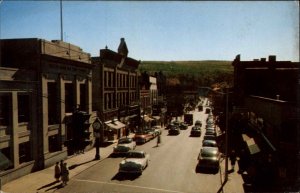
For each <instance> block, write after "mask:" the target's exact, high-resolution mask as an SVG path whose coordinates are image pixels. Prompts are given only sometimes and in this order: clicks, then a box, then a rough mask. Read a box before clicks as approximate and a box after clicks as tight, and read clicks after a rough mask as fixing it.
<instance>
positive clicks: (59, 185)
mask: <svg viewBox="0 0 300 193" xmlns="http://www.w3.org/2000/svg"><path fill="white" fill-rule="evenodd" d="M63 187H64V186H63V185H62V184H58V185H57V186H53V187H51V188H49V189H47V190H45V192H48V191H50V190H58V189H61V188H63Z"/></svg>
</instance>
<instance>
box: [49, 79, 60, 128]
mask: <svg viewBox="0 0 300 193" xmlns="http://www.w3.org/2000/svg"><path fill="white" fill-rule="evenodd" d="M47 86H48V124H49V125H54V124H58V123H59V111H58V102H59V100H58V95H57V83H55V82H48V84H47Z"/></svg>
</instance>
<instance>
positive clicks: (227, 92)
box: [225, 88, 229, 182]
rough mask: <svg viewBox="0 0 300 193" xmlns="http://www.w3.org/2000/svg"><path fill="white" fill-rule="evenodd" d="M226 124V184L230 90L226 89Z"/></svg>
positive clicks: (226, 174) (226, 175)
mask: <svg viewBox="0 0 300 193" xmlns="http://www.w3.org/2000/svg"><path fill="white" fill-rule="evenodd" d="M225 94H226V123H225V132H226V133H225V154H226V159H225V182H226V181H227V180H228V94H229V91H228V88H226V93H225Z"/></svg>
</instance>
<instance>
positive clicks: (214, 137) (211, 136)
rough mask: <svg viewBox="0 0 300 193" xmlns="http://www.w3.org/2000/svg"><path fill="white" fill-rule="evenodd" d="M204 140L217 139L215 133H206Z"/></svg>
mask: <svg viewBox="0 0 300 193" xmlns="http://www.w3.org/2000/svg"><path fill="white" fill-rule="evenodd" d="M203 140H217V137H216V136H215V135H204V137H203Z"/></svg>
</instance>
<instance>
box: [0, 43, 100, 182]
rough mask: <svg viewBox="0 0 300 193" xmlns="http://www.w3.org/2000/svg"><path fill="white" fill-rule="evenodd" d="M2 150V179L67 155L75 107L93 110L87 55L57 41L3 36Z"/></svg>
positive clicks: (0, 66)
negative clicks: (6, 160)
mask: <svg viewBox="0 0 300 193" xmlns="http://www.w3.org/2000/svg"><path fill="white" fill-rule="evenodd" d="M0 43H1V50H0V51H1V55H0V56H1V58H0V59H1V60H0V61H1V64H0V150H1V152H2V153H3V154H4V155H5V156H6V157H7V158H9V160H10V161H11V166H10V167H9V168H6V169H5V170H4V171H0V177H1V179H2V183H6V182H8V181H11V180H13V179H16V178H18V177H20V176H22V175H25V174H27V173H30V172H32V171H35V170H39V169H42V168H45V167H48V166H51V165H53V164H54V163H55V162H57V161H60V160H62V159H65V158H66V157H67V154H68V150H69V149H68V148H67V147H66V146H65V144H66V143H65V142H66V141H69V140H71V139H72V137H73V136H72V135H73V131H72V127H70V124H69V123H70V116H71V115H72V112H73V111H74V109H75V108H78V107H79V108H80V110H83V111H87V112H88V113H90V114H91V113H92V68H93V66H94V65H92V64H91V61H90V54H88V53H86V52H83V51H82V49H81V48H79V47H77V46H75V45H72V44H69V43H66V42H61V41H47V40H43V39H36V38H32V39H2V40H0Z"/></svg>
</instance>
